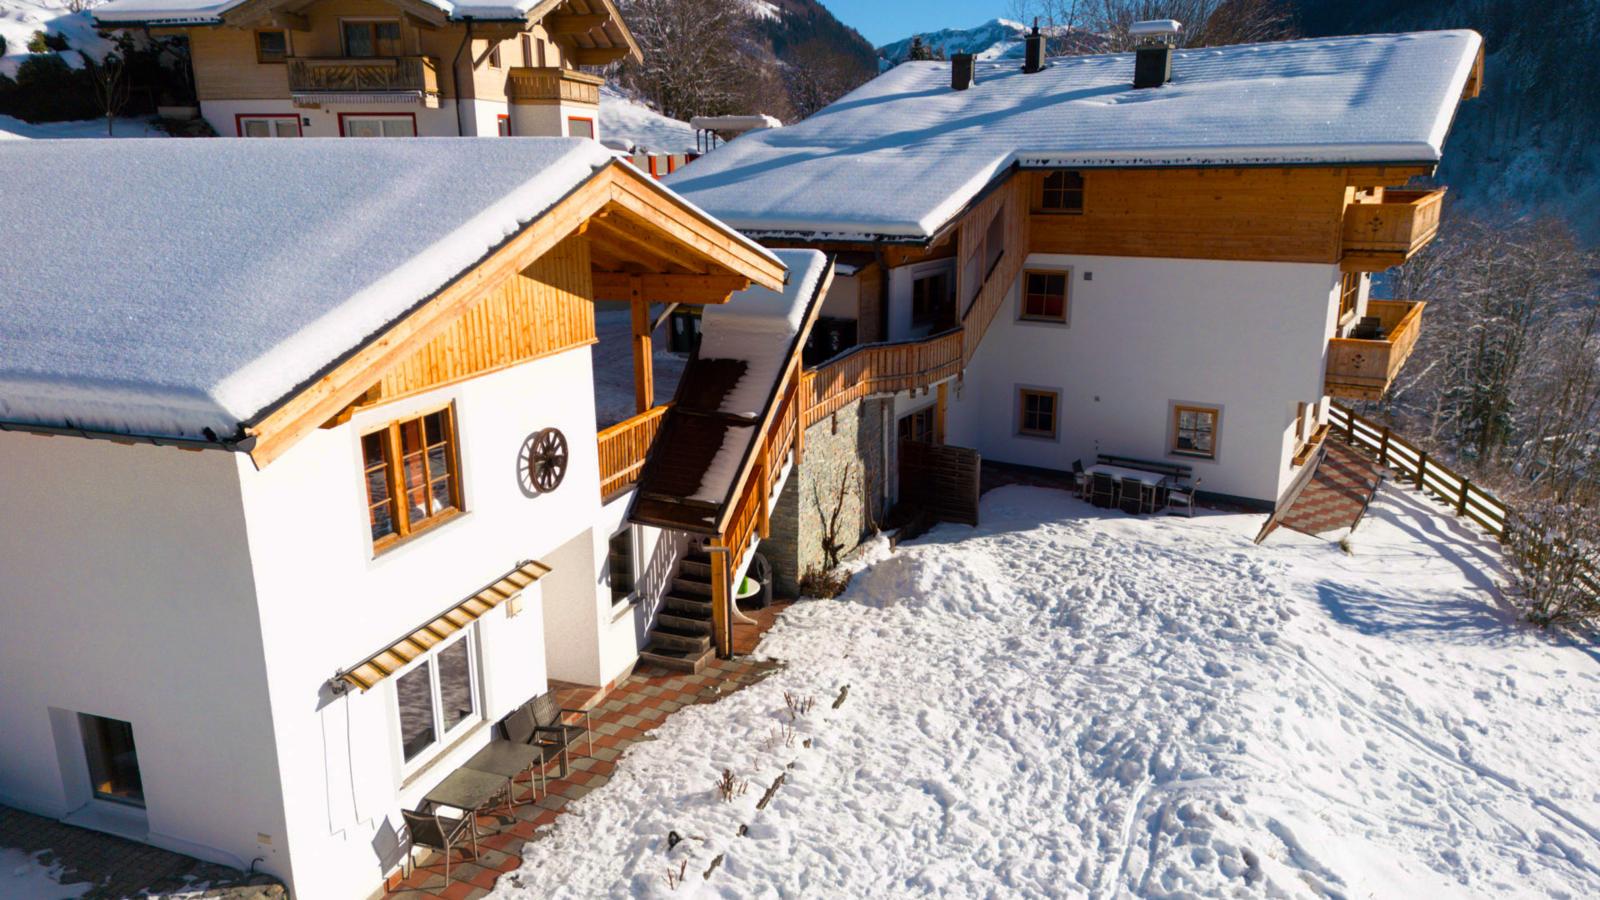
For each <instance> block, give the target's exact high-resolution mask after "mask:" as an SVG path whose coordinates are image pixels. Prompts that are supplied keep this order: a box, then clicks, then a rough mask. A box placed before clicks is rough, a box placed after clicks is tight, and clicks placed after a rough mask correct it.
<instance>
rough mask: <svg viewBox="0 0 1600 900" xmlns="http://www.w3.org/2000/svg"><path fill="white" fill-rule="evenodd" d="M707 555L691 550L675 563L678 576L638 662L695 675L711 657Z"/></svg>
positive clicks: (709, 560) (695, 548) (709, 585)
mask: <svg viewBox="0 0 1600 900" xmlns="http://www.w3.org/2000/svg"><path fill="white" fill-rule="evenodd" d="M712 652H713V651H712V647H711V555H710V554H709V553H707V552H706V550H705V548H704V547H701V546H699V545H694V546H691V547H690V548H689V549H688V550H687V551H686V552H685V553H684V557H683V559H682V560H681V561H679V563H678V574H677V576H676V577H675V578H673V580H672V587H671V588H670V589H669V590H668V591H667V596H666V599H665V600H663V601H662V605H661V612H660V613H658V614H657V615H656V624H655V627H654V628H652V629H650V640H649V641H648V642H646V644H645V647H644V649H643V650H641V651H640V652H639V659H640V660H642V661H644V662H648V663H654V664H655V665H658V666H661V667H662V668H665V669H673V670H675V671H680V672H691V673H693V672H699V671H700V670H701V669H703V668H705V666H706V663H707V662H708V661H710V659H711V654H712Z"/></svg>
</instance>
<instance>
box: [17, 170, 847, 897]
mask: <svg viewBox="0 0 1600 900" xmlns="http://www.w3.org/2000/svg"><path fill="white" fill-rule="evenodd" d="M376 172H381V173H383V176H384V177H382V178H379V179H374V178H373V177H372V175H373V173H376ZM0 173H3V176H4V178H5V181H6V183H7V184H8V186H9V188H10V190H11V191H12V194H11V196H12V197H13V198H14V200H15V201H16V202H17V204H18V209H19V210H24V211H25V212H19V214H18V215H14V216H8V217H5V218H4V219H3V220H0V244H3V245H4V246H6V247H8V248H10V250H9V251H8V253H7V254H6V258H5V259H4V261H3V262H0V271H3V274H4V280H5V282H6V283H7V284H8V286H9V287H8V288H7V290H6V292H5V296H4V298H3V299H0V344H3V345H4V346H5V347H6V348H7V351H6V353H5V356H4V359H3V360H0V468H3V469H4V471H5V472H6V476H5V478H4V479H0V507H3V508H4V509H5V510H6V515H7V522H8V523H9V525H8V527H7V528H6V529H5V537H4V539H3V540H0V571H3V572H4V573H5V575H4V577H3V578H0V609H3V610H4V614H3V619H0V685H4V689H3V690H0V802H3V803H5V804H7V805H11V806H15V807H18V808H21V809H24V810H29V811H32V812H35V813H39V814H42V815H47V816H54V817H62V818H64V819H65V820H66V821H67V822H70V823H74V824H79V825H84V826H87V827H91V828H97V829H102V830H107V831H112V832H116V833H119V834H124V835H128V836H130V837H132V838H134V839H136V840H141V841H147V842H149V843H152V844H155V845H158V846H161V847H165V848H169V849H173V850H177V851H180V852H183V853H187V854H191V855H193V856H197V857H201V858H203V859H208V860H214V861H218V862H222V863H226V864H229V865H234V866H237V867H239V868H241V869H244V868H249V867H251V866H252V865H254V867H255V868H256V869H258V870H261V871H266V872H268V873H272V874H275V875H277V876H279V877H281V878H283V879H284V880H285V881H286V882H287V883H288V884H289V885H290V887H291V889H292V890H293V892H294V895H295V896H296V897H300V898H307V900H318V898H349V897H360V896H366V895H367V894H369V893H370V892H372V891H373V890H375V889H377V888H379V887H380V886H381V885H382V883H383V877H384V874H385V872H386V871H389V870H392V869H393V868H394V867H395V866H397V865H398V864H399V862H400V860H401V858H402V856H403V855H404V853H405V852H406V845H405V839H404V836H403V834H402V833H401V829H400V817H399V811H400V809H401V808H415V807H416V806H417V805H418V799H419V798H420V797H421V796H422V795H423V794H425V793H427V791H428V790H430V789H431V788H432V787H433V786H434V785H436V784H437V783H438V782H439V780H440V779H441V778H443V777H444V776H445V775H447V774H449V773H450V772H451V771H452V770H453V769H454V768H456V767H457V766H459V765H460V764H461V763H462V762H463V761H464V760H465V759H466V758H467V757H470V756H471V755H472V754H473V753H474V752H476V751H477V750H478V749H480V748H481V747H482V746H483V745H484V744H485V743H486V742H487V741H488V740H489V737H490V732H491V730H492V726H493V723H495V722H496V721H497V720H499V719H500V718H501V717H503V716H504V715H505V714H506V713H507V712H508V711H510V710H512V709H513V708H515V707H517V706H518V705H520V704H522V703H524V702H526V701H528V700H529V699H530V698H532V697H535V696H538V695H540V694H542V693H544V692H545V691H546V690H547V688H548V685H549V682H550V680H551V679H562V680H566V681H571V682H577V683H582V684H589V685H599V686H603V685H606V684H607V683H608V682H611V681H613V680H615V679H617V678H618V677H620V676H622V675H625V674H627V672H628V671H630V670H631V668H632V666H633V665H634V662H635V660H636V659H637V658H638V656H639V651H640V647H641V645H642V644H643V643H644V641H645V639H646V635H647V633H648V631H649V628H650V625H651V620H652V617H653V615H654V613H655V608H656V606H657V605H658V603H659V600H660V596H661V593H662V592H663V591H664V590H665V587H664V586H665V584H666V583H667V582H668V581H670V576H671V574H672V571H673V568H674V566H675V565H676V561H677V558H678V557H679V556H680V555H681V553H682V551H683V550H684V548H685V546H686V545H687V543H688V536H687V535H686V534H683V533H674V532H668V531H663V530H661V529H656V528H643V527H634V526H631V525H628V524H627V523H626V522H625V521H624V513H625V512H626V509H627V506H628V502H629V494H628V493H627V492H626V491H620V492H619V491H616V490H612V491H609V492H608V495H607V496H603V495H602V493H601V478H602V466H601V460H600V458H599V456H598V449H599V447H600V444H599V443H598V441H597V434H596V420H595V398H594V391H593V387H592V384H593V373H592V363H591V351H590V347H591V345H592V344H593V343H594V340H595V332H594V325H593V318H594V312H593V298H594V290H595V288H594V285H595V284H596V283H599V284H606V283H608V282H615V281H616V280H617V279H618V278H620V279H622V280H623V282H624V283H626V282H627V281H628V280H629V279H638V280H640V281H643V280H644V279H649V283H650V284H651V286H652V287H653V288H655V289H658V290H662V291H669V290H670V291H671V292H672V294H673V296H674V298H675V299H677V300H679V301H682V302H689V303H713V304H718V303H723V302H726V301H727V300H728V299H729V295H730V293H731V292H733V291H734V290H735V289H737V288H741V287H743V286H745V285H752V284H753V285H754V287H753V288H752V291H753V292H758V293H760V294H770V292H768V291H765V290H764V289H763V286H764V287H766V288H780V287H781V286H782V284H783V279H784V265H783V263H782V262H780V260H779V259H778V258H776V257H775V256H773V255H772V254H771V253H768V252H767V251H764V250H762V249H761V248H759V247H757V246H756V245H754V244H752V243H751V242H749V241H748V240H746V239H744V238H741V237H739V236H738V235H737V234H735V233H733V232H731V231H730V230H728V229H727V228H726V227H724V226H721V225H719V224H717V223H716V222H715V221H714V220H711V219H709V218H708V217H706V216H705V215H704V214H702V213H699V212H698V211H695V210H693V209H691V208H690V207H688V206H687V205H686V204H684V203H683V202H682V201H681V200H680V199H678V198H677V197H676V196H675V195H673V194H671V192H669V191H667V190H665V189H663V188H661V187H659V186H658V185H657V184H656V183H655V181H654V180H653V179H651V178H649V177H648V176H646V175H644V174H642V173H640V172H638V171H637V170H636V169H633V168H632V167H629V166H626V165H624V164H621V163H619V162H617V161H615V160H614V159H613V158H612V157H611V155H610V154H609V153H608V152H607V151H605V150H604V149H603V148H601V147H600V146H599V145H598V144H596V143H594V142H593V141H589V140H578V139H568V138H550V139H532V138H530V139H526V140H517V141H470V140H469V141H462V140H417V141H382V142H345V141H312V140H307V141H207V140H195V141H171V140H160V141H156V140H151V141H60V142H51V141H17V142H12V143H11V144H8V145H7V146H5V147H4V148H3V150H0ZM152 185H165V186H167V188H168V189H153V188H152V187H151V186H152ZM640 238H646V239H647V240H648V242H649V244H648V246H649V247H650V248H651V249H650V250H649V251H646V250H645V248H644V246H643V245H640V244H638V243H637V241H638V240H639V239H640ZM657 254H665V256H658V255H657ZM789 257H790V259H793V260H796V261H798V262H800V263H802V264H804V265H807V266H814V265H815V262H814V260H818V259H820V256H819V255H817V254H790V255H789ZM667 258H670V260H671V263H670V264H668V263H666V262H665V259H667ZM816 282H817V279H816V278H815V277H813V278H812V283H813V285H815V284H816ZM774 296H775V295H774ZM623 299H626V297H624V298H623ZM743 299H744V300H746V301H748V300H749V298H743ZM809 299H811V298H808V300H809ZM740 300H741V298H739V297H737V296H736V297H735V298H734V303H735V304H737V303H739V302H740ZM644 341H645V344H646V349H648V333H647V334H646V337H645V339H644ZM551 447H555V448H557V449H558V450H560V454H559V455H560V456H562V457H563V459H561V460H559V462H560V465H559V466H558V467H556V468H549V467H541V466H540V465H538V464H537V461H557V460H555V459H554V457H553V456H551V455H545V456H540V455H539V454H541V453H542V452H543V451H544V450H546V449H548V448H551ZM530 453H532V454H534V455H535V457H536V458H537V460H536V464H534V465H531V466H530V464H529V462H530ZM619 542H621V543H622V544H623V545H624V547H623V552H622V554H621V556H620V558H619V557H618V555H617V550H616V548H617V545H618V543H619ZM608 557H609V559H608ZM619 560H620V563H621V564H622V566H623V567H624V568H626V569H627V570H628V571H626V572H625V573H619V572H618V569H617V563H618V562H619ZM619 575H624V576H625V577H626V579H627V583H626V584H624V583H622V582H621V581H618V580H617V578H618V577H619ZM708 630H709V627H708Z"/></svg>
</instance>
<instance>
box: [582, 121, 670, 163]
mask: <svg viewBox="0 0 1600 900" xmlns="http://www.w3.org/2000/svg"><path fill="white" fill-rule="evenodd" d="M573 122H588V123H589V134H588V138H589V140H591V141H598V140H600V129H599V128H597V127H595V121H594V118H593V117H592V116H567V137H583V135H577V134H573V133H572V123H573ZM654 168H655V166H654V164H653V163H652V165H651V169H652V170H653V169H654ZM650 174H652V175H654V174H655V172H654V171H652V172H651V173H650Z"/></svg>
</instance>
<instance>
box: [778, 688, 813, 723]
mask: <svg viewBox="0 0 1600 900" xmlns="http://www.w3.org/2000/svg"><path fill="white" fill-rule="evenodd" d="M815 703H816V698H815V697H804V698H802V697H800V696H799V695H797V694H791V693H789V692H788V691H784V692H783V705H784V706H786V707H788V708H789V721H791V722H794V721H798V720H799V719H800V717H801V716H805V715H810V713H811V707H812V706H813V705H814V704H815Z"/></svg>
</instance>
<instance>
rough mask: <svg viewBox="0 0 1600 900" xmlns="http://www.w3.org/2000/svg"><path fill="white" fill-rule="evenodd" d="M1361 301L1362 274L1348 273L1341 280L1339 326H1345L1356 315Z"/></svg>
mask: <svg viewBox="0 0 1600 900" xmlns="http://www.w3.org/2000/svg"><path fill="white" fill-rule="evenodd" d="M1360 299H1361V273H1360V272H1346V273H1344V274H1343V275H1342V276H1340V278H1339V324H1341V325H1343V324H1344V323H1345V322H1346V321H1348V320H1349V319H1350V317H1351V316H1353V315H1355V314H1356V302H1357V301H1359V300H1360Z"/></svg>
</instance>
